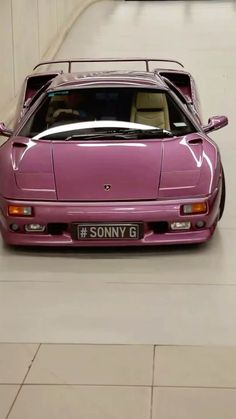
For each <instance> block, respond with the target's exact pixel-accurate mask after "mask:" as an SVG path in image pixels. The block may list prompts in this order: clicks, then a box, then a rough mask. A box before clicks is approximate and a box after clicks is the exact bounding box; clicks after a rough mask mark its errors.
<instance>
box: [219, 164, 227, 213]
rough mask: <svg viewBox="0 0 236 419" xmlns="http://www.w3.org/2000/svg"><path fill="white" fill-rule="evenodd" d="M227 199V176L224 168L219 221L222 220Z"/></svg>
mask: <svg viewBox="0 0 236 419" xmlns="http://www.w3.org/2000/svg"><path fill="white" fill-rule="evenodd" d="M225 197H226V187H225V174H224V169H223V167H222V192H221V200H220V213H219V220H220V219H221V218H222V215H223V213H224V209H225Z"/></svg>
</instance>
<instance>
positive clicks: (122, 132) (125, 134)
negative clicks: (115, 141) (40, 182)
mask: <svg viewBox="0 0 236 419" xmlns="http://www.w3.org/2000/svg"><path fill="white" fill-rule="evenodd" d="M104 137H105V138H107V137H109V138H121V139H147V138H166V137H173V134H172V132H171V131H167V130H164V129H161V128H154V129H125V128H113V129H109V130H106V131H99V132H93V133H88V134H85V133H83V134H74V135H70V136H68V137H67V138H65V141H70V140H74V139H77V138H83V139H88V140H90V139H98V138H104Z"/></svg>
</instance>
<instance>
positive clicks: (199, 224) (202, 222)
mask: <svg viewBox="0 0 236 419" xmlns="http://www.w3.org/2000/svg"><path fill="white" fill-rule="evenodd" d="M195 225H196V227H197V228H203V227H205V225H206V223H205V221H201V220H199V221H198V222H197V223H196V224H195Z"/></svg>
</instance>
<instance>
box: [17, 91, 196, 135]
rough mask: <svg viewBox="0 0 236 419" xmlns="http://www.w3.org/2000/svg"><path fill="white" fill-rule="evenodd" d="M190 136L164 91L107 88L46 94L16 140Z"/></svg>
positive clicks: (186, 121) (190, 128)
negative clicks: (26, 138)
mask: <svg viewBox="0 0 236 419" xmlns="http://www.w3.org/2000/svg"><path fill="white" fill-rule="evenodd" d="M194 131H196V129H195V128H194V126H193V125H192V123H191V122H190V121H189V119H188V118H187V117H186V115H185V114H184V112H183V111H182V110H181V108H180V107H179V105H178V104H177V103H175V101H174V100H173V98H172V97H171V96H170V95H169V94H168V93H166V92H165V91H160V90H156V89H155V90H154V89H142V88H124V87H119V88H118V87H114V88H113V87H109V88H108V87H107V88H90V89H73V90H67V91H62V90H61V91H54V92H49V93H47V95H46V97H44V99H43V101H42V102H41V103H40V104H39V105H38V107H37V108H36V109H35V110H34V112H33V114H32V115H31V116H30V117H29V118H28V120H27V121H26V123H25V125H24V127H23V128H22V129H21V130H20V132H19V134H18V135H21V136H24V137H29V138H35V139H45V140H47V139H48V140H53V139H55V140H58V139H60V140H68V139H70V140H73V139H75V138H78V137H86V136H87V138H88V139H90V138H91V137H94V136H96V137H98V138H99V137H100V135H101V136H102V135H103V136H104V135H106V136H108V135H109V136H113V137H118V136H124V135H125V134H126V135H128V134H129V135H130V136H131V137H132V136H135V134H138V135H137V137H142V136H145V138H148V137H150V138H153V137H157V138H163V137H170V136H179V135H186V134H189V133H191V132H194Z"/></svg>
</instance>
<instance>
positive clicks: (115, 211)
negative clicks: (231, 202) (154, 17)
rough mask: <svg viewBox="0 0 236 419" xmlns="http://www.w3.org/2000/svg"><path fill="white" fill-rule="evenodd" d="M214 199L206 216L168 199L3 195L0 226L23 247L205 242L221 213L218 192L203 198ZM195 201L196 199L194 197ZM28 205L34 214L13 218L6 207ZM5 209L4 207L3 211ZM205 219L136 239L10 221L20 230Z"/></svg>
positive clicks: (8, 239) (9, 241) (7, 237)
mask: <svg viewBox="0 0 236 419" xmlns="http://www.w3.org/2000/svg"><path fill="white" fill-rule="evenodd" d="M206 199H208V201H209V202H211V205H210V206H209V208H210V212H209V213H207V214H205V215H196V216H191V217H186V218H185V217H183V216H181V215H180V206H181V205H183V203H185V202H183V201H181V200H178V201H177V200H174V201H171V202H170V201H169V202H164V201H162V202H153V201H152V202H148V201H146V202H142V203H140V202H139V203H136V202H132V203H131V202H130V203H122V202H120V203H104V204H99V203H96V204H95V203H93V204H90V203H84V204H80V203H73V204H71V203H66V202H65V203H61V202H59V203H58V202H42V201H41V202H36V201H13V200H8V199H4V198H1V197H0V229H1V233H2V236H3V239H4V241H5V242H6V243H7V244H10V245H22V246H62V247H63V246H65V247H108V246H117V247H119V246H154V245H155V246H157V245H165V244H168V245H169V244H186V243H187V244H188V243H203V242H206V241H207V240H209V239H210V237H211V236H212V234H213V232H214V229H215V226H216V223H217V219H218V212H219V194H217V196H214V197H213V196H211V197H208V198H205V199H204V198H203V199H202V201H204V200H206ZM191 201H193V200H191ZM15 204H17V205H19V204H20V205H26V206H33V207H34V216H33V217H24V218H23V217H21V218H17V217H15V218H13V217H9V216H7V215H6V211H5V210H4V209H6V208H7V206H8V205H15ZM1 208H2V210H1ZM199 219H202V220H203V221H204V222H205V223H206V226H205V227H204V228H202V229H195V228H194V229H191V230H189V231H172V232H164V233H163V232H162V233H158V232H156V231H153V230H152V228H150V229H147V228H145V230H144V237H143V238H142V239H135V240H125V239H120V240H112V239H109V240H94V241H92V240H89V241H82V240H76V239H75V238H74V237H73V235H71V234H72V233H71V231H70V230H71V229H70V228H69V229H68V230H65V231H64V232H62V234H61V235H53V234H49V233H47V232H46V233H24V232H23V231H22V232H12V231H11V230H10V228H9V226H10V224H12V223H15V222H16V223H18V224H19V225H20V226H21V229H23V228H24V226H25V224H28V223H39V224H49V223H66V224H68V226H71V225H72V224H73V223H94V222H96V223H104V222H106V223H114V222H116V223H117V222H121V223H122V222H126V223H127V222H132V223H135V222H142V223H144V224H146V225H147V224H148V223H156V222H162V221H166V222H168V223H170V222H171V221H184V220H185V221H191V223H192V224H193V225H195V223H196V221H198V220H199Z"/></svg>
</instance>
